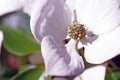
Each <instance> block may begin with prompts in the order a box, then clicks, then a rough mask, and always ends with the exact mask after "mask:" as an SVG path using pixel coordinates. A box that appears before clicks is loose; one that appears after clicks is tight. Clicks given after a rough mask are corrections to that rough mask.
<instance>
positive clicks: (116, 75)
mask: <svg viewBox="0 0 120 80" xmlns="http://www.w3.org/2000/svg"><path fill="white" fill-rule="evenodd" d="M105 80H120V71H111V70H110V69H107V71H106V77H105Z"/></svg>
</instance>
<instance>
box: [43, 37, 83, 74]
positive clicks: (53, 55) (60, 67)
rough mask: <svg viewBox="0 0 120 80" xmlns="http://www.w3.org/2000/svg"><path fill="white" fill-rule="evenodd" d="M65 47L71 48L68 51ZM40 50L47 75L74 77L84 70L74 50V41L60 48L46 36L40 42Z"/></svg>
mask: <svg viewBox="0 0 120 80" xmlns="http://www.w3.org/2000/svg"><path fill="white" fill-rule="evenodd" d="M67 46H73V48H72V49H71V50H70V49H68V48H67ZM41 50H42V55H43V59H44V62H45V68H46V73H47V74H48V75H52V76H75V75H79V74H81V73H82V72H83V70H84V64H83V60H82V58H81V56H79V55H78V53H77V52H76V50H75V49H74V41H70V42H69V44H68V45H66V46H60V45H58V44H57V43H56V42H55V40H54V39H53V38H52V37H50V36H46V37H44V38H43V40H42V42H41ZM68 50H70V51H68Z"/></svg>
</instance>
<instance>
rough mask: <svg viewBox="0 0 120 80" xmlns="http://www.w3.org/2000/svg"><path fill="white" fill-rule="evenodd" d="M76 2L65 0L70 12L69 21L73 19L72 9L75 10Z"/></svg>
mask: <svg viewBox="0 0 120 80" xmlns="http://www.w3.org/2000/svg"><path fill="white" fill-rule="evenodd" d="M76 3H77V0H66V4H67V6H68V7H69V9H70V11H71V14H70V15H71V23H73V22H74V21H75V16H74V15H75V14H74V10H75V6H76V5H75V4H76Z"/></svg>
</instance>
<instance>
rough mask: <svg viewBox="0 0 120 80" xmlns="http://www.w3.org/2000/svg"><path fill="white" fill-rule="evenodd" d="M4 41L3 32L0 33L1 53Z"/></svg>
mask: <svg viewBox="0 0 120 80" xmlns="http://www.w3.org/2000/svg"><path fill="white" fill-rule="evenodd" d="M2 41H3V32H2V31H0V51H1V46H2ZM0 53H1V52H0Z"/></svg>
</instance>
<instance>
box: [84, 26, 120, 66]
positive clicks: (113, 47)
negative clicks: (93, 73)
mask: <svg viewBox="0 0 120 80" xmlns="http://www.w3.org/2000/svg"><path fill="white" fill-rule="evenodd" d="M119 35H120V26H119V27H118V28H116V29H115V30H113V31H112V32H110V33H107V34H104V35H100V36H99V37H98V39H97V40H95V41H94V42H93V43H91V44H87V45H85V58H86V60H87V61H88V62H90V63H95V64H99V63H103V62H105V61H106V60H109V59H111V58H113V57H115V56H117V55H118V54H120V36H119Z"/></svg>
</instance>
